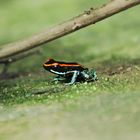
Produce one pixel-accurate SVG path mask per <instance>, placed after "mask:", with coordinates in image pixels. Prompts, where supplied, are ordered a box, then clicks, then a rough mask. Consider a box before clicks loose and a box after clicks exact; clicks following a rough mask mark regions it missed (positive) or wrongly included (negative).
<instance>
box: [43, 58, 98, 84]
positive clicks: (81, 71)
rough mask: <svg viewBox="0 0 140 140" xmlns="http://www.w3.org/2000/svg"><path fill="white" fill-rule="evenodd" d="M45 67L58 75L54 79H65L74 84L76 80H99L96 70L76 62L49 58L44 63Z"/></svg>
mask: <svg viewBox="0 0 140 140" xmlns="http://www.w3.org/2000/svg"><path fill="white" fill-rule="evenodd" d="M43 67H44V68H45V69H46V70H47V71H49V72H51V73H53V74H56V75H57V77H55V78H54V81H64V82H66V83H67V84H74V83H75V82H81V81H83V82H85V81H87V82H88V81H95V80H98V77H97V75H96V71H94V70H89V69H88V68H85V67H83V66H82V65H80V64H78V63H75V62H61V61H55V60H54V59H48V60H47V62H45V63H44V64H43Z"/></svg>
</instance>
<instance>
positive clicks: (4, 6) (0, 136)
mask: <svg viewBox="0 0 140 140" xmlns="http://www.w3.org/2000/svg"><path fill="white" fill-rule="evenodd" d="M104 2H107V1H105V0H102V1H97V0H94V1H91V0H87V1H86V2H85V0H79V1H75V0H71V1H64V0H61V1H60V0H57V1H55V0H54V1H51V0H50V1H46V0H40V1H34V0H30V1H28V0H24V1H21V0H11V1H3V0H0V17H1V19H0V30H1V32H0V44H5V43H8V42H13V41H16V40H18V39H22V38H24V37H28V36H30V35H32V34H34V33H38V32H40V31H43V30H45V29H46V28H49V27H50V26H52V25H55V24H57V23H59V22H61V21H63V20H66V19H68V18H69V17H73V16H74V15H77V14H79V13H81V12H83V11H84V10H87V9H89V8H90V7H91V5H94V6H95V7H96V6H98V5H100V4H102V3H104ZM139 12H140V8H139V6H137V7H135V8H132V9H130V10H127V11H125V12H122V13H120V14H118V15H115V16H113V17H111V18H109V19H106V20H104V21H102V22H100V23H97V24H96V25H93V26H90V27H88V28H86V29H83V30H81V31H78V32H76V33H74V34H71V35H69V36H67V37H64V38H61V39H59V40H56V41H54V42H52V43H49V44H46V45H44V47H43V48H42V50H41V52H42V53H41V54H40V55H34V56H31V57H28V58H25V59H23V60H20V61H18V62H16V63H13V64H12V65H11V66H10V67H9V71H8V72H9V74H10V75H11V74H13V75H14V76H15V75H16V76H17V77H15V78H7V79H2V78H1V79H0V140H25V139H27V140H32V139H33V140H46V139H48V140H59V139H60V140H63V139H68V140H78V139H79V140H85V139H88V140H90V139H91V140H93V139H95V140H112V139H113V140H125V139H127V140H132V139H134V140H139V139H140V134H139V132H140V119H139V118H140V110H139V106H140V53H139V52H140V36H139V33H140V28H139V27H140V26H139V25H140V20H139V14H138V13H139ZM48 57H52V58H55V59H57V60H63V61H76V62H79V63H81V64H83V65H84V66H86V67H89V68H95V69H96V71H97V74H98V77H99V80H98V81H97V82H91V83H81V84H76V85H71V86H65V85H63V84H61V83H57V84H55V83H52V82H51V79H52V78H53V76H54V75H52V74H50V73H48V72H46V71H45V70H44V69H43V68H42V64H43V63H44V62H45V61H46V59H47V58H48ZM0 69H2V66H1V67H0Z"/></svg>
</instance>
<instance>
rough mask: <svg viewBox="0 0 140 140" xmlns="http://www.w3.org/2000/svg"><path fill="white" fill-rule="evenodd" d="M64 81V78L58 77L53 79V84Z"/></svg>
mask: <svg viewBox="0 0 140 140" xmlns="http://www.w3.org/2000/svg"><path fill="white" fill-rule="evenodd" d="M63 80H64V77H62V76H60V75H58V76H56V77H55V78H54V79H53V82H58V81H63Z"/></svg>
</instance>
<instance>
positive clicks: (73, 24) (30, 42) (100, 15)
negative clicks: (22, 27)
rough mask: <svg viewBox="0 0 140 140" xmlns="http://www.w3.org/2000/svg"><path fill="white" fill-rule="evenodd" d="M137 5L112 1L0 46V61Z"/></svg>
mask: <svg viewBox="0 0 140 140" xmlns="http://www.w3.org/2000/svg"><path fill="white" fill-rule="evenodd" d="M138 4H140V0H112V1H111V2H109V3H108V4H106V5H103V6H102V7H100V8H97V9H93V8H90V10H88V11H85V12H84V13H83V14H81V15H79V16H77V17H74V18H72V19H70V20H68V21H66V22H63V23H61V24H58V25H57V26H55V27H52V28H50V29H48V30H47V31H45V32H43V33H40V34H37V35H34V36H32V37H30V38H27V39H25V40H22V41H18V42H16V43H12V44H8V45H5V46H2V47H1V49H0V61H2V59H5V58H8V59H9V57H11V56H13V55H16V54H19V53H22V52H25V51H28V50H30V49H32V48H35V47H38V46H40V45H42V44H44V43H48V42H50V41H53V40H55V39H57V38H60V37H62V36H65V35H67V34H70V33H72V32H75V31H77V30H79V29H81V28H84V27H86V26H89V25H92V24H95V23H96V22H99V21H101V20H103V19H105V18H108V17H110V16H112V15H114V14H116V13H119V12H121V11H123V10H126V9H128V8H131V7H133V6H136V5H138Z"/></svg>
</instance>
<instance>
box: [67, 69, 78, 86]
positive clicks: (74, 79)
mask: <svg viewBox="0 0 140 140" xmlns="http://www.w3.org/2000/svg"><path fill="white" fill-rule="evenodd" d="M68 73H72V74H73V75H72V78H71V81H70V82H69V83H67V85H72V84H74V83H75V82H76V80H77V77H78V75H79V71H70V72H67V74H68Z"/></svg>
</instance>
